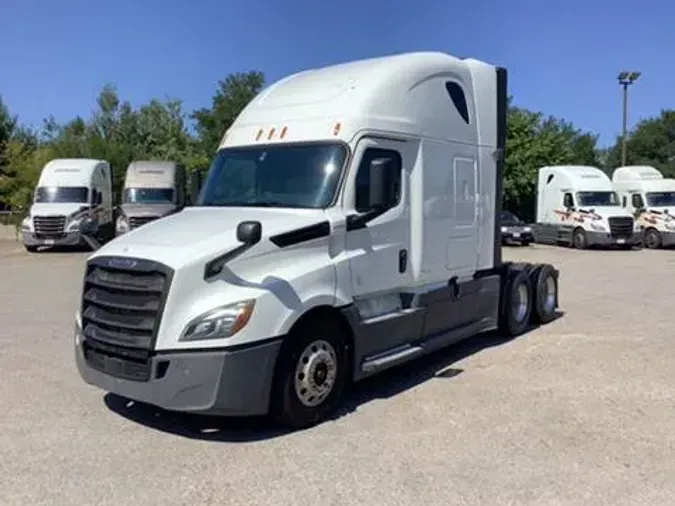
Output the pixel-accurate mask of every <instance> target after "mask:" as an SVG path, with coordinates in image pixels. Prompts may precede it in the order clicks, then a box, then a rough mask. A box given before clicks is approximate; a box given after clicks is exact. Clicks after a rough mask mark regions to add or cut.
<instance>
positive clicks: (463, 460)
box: [0, 243, 675, 506]
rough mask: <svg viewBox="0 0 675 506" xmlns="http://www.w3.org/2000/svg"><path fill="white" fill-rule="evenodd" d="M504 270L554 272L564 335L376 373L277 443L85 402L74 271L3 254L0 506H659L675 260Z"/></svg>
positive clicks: (615, 259)
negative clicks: (327, 415) (323, 418)
mask: <svg viewBox="0 0 675 506" xmlns="http://www.w3.org/2000/svg"><path fill="white" fill-rule="evenodd" d="M12 248H13V249H12ZM3 252H4V253H3ZM507 255H508V256H509V257H511V258H519V259H525V260H538V261H551V262H555V264H556V265H557V266H559V268H560V269H561V271H562V279H561V302H562V309H563V310H564V311H565V315H564V316H563V317H562V318H561V319H560V320H558V321H556V322H554V323H552V324H550V325H548V326H547V327H544V328H540V329H537V330H534V331H532V332H530V333H529V334H527V335H525V336H522V337H521V338H518V339H516V340H512V341H510V342H500V341H499V340H497V339H495V338H493V337H489V336H487V337H482V338H475V339H473V340H471V341H469V342H467V343H465V344H463V345H460V346H455V347H453V348H451V349H450V350H449V351H447V352H445V353H442V354H441V355H439V356H436V357H433V358H431V359H423V360H422V361H421V362H417V363H415V364H413V365H411V366H404V367H403V368H400V369H397V370H395V371H393V372H390V373H386V374H385V375H384V376H380V377H378V378H375V379H373V380H370V381H368V382H367V383H365V384H363V385H362V386H360V387H358V388H357V389H356V391H355V392H354V394H353V395H352V396H351V399H350V401H349V406H348V408H347V409H346V410H345V413H344V414H343V416H342V417H340V418H338V419H337V420H335V421H332V422H329V423H326V424H324V425H321V426H319V427H316V428H314V429H311V430H308V431H305V432H302V433H295V434H290V435H289V434H280V433H277V432H274V431H272V430H271V429H270V427H269V425H268V424H267V423H266V422H265V421H264V420H246V421H226V422H223V421H218V420H214V419H210V418H195V417H185V416H177V415H168V414H166V413H161V412H157V411H155V410H153V409H150V408H145V407H139V406H129V407H127V406H126V405H125V404H124V403H123V402H122V401H120V399H118V398H114V397H110V396H105V394H104V393H102V392H100V391H98V390H97V389H95V388H92V387H89V386H87V385H85V384H84V383H83V382H82V381H81V380H80V378H79V376H78V375H77V372H76V370H75V366H74V361H73V351H72V337H71V329H72V317H73V314H74V311H75V307H76V304H77V297H78V289H79V286H80V283H81V275H82V267H83V263H84V260H85V258H86V254H83V253H45V254H40V255H28V254H25V253H23V252H22V251H21V248H17V247H16V243H14V244H9V245H8V244H7V243H5V244H4V246H0V288H1V290H0V322H1V323H2V324H1V325H0V370H1V371H2V381H1V382H0V504H2V505H21V506H28V505H33V504H43V505H50V506H53V505H59V506H66V505H76V506H81V505H84V504H87V505H108V504H110V505H130V506H131V505H137V504H138V505H141V504H142V505H143V506H152V505H161V506H167V505H177V504H185V505H196V504H204V505H206V504H218V505H225V504H242V505H251V506H252V505H257V504H273V505H276V504H279V505H293V506H302V505H315V504H325V505H343V504H344V505H357V504H358V505H361V504H368V505H371V504H372V505H383V506H385V505H406V506H409V505H412V504H420V505H422V504H424V505H436V504H438V505H444V506H447V505H453V506H455V505H461V504H471V505H492V504H494V505H502V504H504V505H506V504H533V505H537V506H541V505H548V504H566V505H567V504H578V505H584V506H588V505H594V506H595V505H601V504H611V505H612V506H617V505H631V506H635V505H640V504H645V505H650V506H654V505H672V504H673V503H674V502H675V380H674V379H673V377H674V373H675V342H674V339H675V336H674V332H673V331H674V330H675V321H673V317H672V315H673V300H672V299H671V297H670V295H671V294H672V289H671V287H672V280H673V276H674V275H675V252H668V251H665V252H652V251H632V252H625V251H615V252H614V251H604V252H603V251H598V252H578V251H573V250H566V249H561V248H559V249H554V248H545V247H539V246H536V247H530V248H528V249H525V248H522V249H519V248H514V249H509V250H508V252H507Z"/></svg>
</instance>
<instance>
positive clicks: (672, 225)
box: [666, 220, 675, 230]
mask: <svg viewBox="0 0 675 506" xmlns="http://www.w3.org/2000/svg"><path fill="white" fill-rule="evenodd" d="M666 228H667V229H668V230H675V220H669V221H667V222H666Z"/></svg>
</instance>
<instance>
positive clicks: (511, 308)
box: [499, 269, 532, 337]
mask: <svg viewBox="0 0 675 506" xmlns="http://www.w3.org/2000/svg"><path fill="white" fill-rule="evenodd" d="M505 276H506V280H505V282H504V290H503V292H502V304H501V314H500V318H499V320H500V325H499V328H500V330H501V331H502V332H503V333H505V334H506V335H507V336H509V337H516V336H519V335H520V334H522V333H524V332H525V331H526V330H527V329H528V328H529V324H530V315H531V313H532V285H531V283H530V276H529V274H528V271H527V270H526V269H512V270H509V271H507V273H506V275H505ZM523 299H524V300H523Z"/></svg>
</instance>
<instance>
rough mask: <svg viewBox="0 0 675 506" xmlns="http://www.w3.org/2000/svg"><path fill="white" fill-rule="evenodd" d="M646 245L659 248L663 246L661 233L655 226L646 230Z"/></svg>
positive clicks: (650, 247)
mask: <svg viewBox="0 0 675 506" xmlns="http://www.w3.org/2000/svg"><path fill="white" fill-rule="evenodd" d="M643 240H644V245H645V246H646V247H647V248H649V249H658V248H660V247H661V234H660V233H659V231H658V230H656V229H655V228H648V229H647V230H646V231H645V236H644V239H643Z"/></svg>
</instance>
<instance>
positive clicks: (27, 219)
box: [21, 216, 30, 230]
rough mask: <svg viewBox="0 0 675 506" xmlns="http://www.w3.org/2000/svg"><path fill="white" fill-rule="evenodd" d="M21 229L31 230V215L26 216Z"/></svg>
mask: <svg viewBox="0 0 675 506" xmlns="http://www.w3.org/2000/svg"><path fill="white" fill-rule="evenodd" d="M21 230H30V216H26V217H25V218H24V219H23V221H22V222H21Z"/></svg>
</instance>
